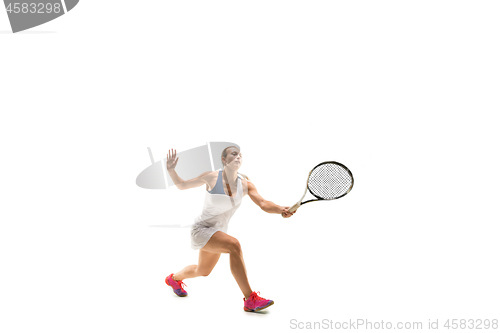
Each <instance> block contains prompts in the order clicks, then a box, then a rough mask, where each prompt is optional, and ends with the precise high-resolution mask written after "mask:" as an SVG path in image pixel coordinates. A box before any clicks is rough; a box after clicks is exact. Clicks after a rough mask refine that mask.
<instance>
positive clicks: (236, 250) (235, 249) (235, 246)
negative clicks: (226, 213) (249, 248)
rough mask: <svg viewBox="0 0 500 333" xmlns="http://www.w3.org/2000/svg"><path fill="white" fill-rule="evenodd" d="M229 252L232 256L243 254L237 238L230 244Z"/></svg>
mask: <svg viewBox="0 0 500 333" xmlns="http://www.w3.org/2000/svg"><path fill="white" fill-rule="evenodd" d="M228 251H229V253H231V254H240V253H241V244H240V242H239V241H238V240H237V239H236V238H233V239H231V241H230V242H229V244H228Z"/></svg>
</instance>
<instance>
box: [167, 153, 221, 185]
mask: <svg viewBox="0 0 500 333" xmlns="http://www.w3.org/2000/svg"><path fill="white" fill-rule="evenodd" d="M178 160H179V158H178V157H177V150H173V149H172V150H171V151H170V150H169V151H168V156H167V171H168V174H169V175H170V178H172V180H173V182H174V184H175V186H177V188H178V189H179V190H187V189H190V188H193V187H198V186H201V185H203V184H207V176H208V175H209V174H210V173H212V171H207V172H204V173H202V174H201V175H199V176H198V177H196V178H193V179H190V180H183V179H182V178H181V177H179V175H178V174H177V172H175V166H176V165H177V161H178Z"/></svg>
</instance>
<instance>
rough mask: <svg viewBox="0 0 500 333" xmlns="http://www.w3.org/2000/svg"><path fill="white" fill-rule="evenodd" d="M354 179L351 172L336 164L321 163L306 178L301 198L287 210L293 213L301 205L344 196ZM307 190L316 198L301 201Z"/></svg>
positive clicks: (350, 188)
mask: <svg viewBox="0 0 500 333" xmlns="http://www.w3.org/2000/svg"><path fill="white" fill-rule="evenodd" d="M353 185H354V177H353V176H352V172H351V171H350V170H349V169H348V168H347V167H346V166H345V165H343V164H341V163H338V162H333V161H332V162H323V163H320V164H318V165H316V166H315V167H314V169H312V170H311V172H309V176H308V177H307V186H306V190H305V191H304V195H303V196H302V198H301V199H300V200H299V201H298V202H297V203H296V204H295V205H293V206H292V207H290V208H289V209H288V211H289V212H290V213H293V212H295V211H296V210H297V208H299V207H300V206H301V205H303V204H306V203H308V202H312V201H320V200H334V199H339V198H342V197H343V196H345V195H346V194H347V193H349V192H350V191H351V190H352V187H353ZM307 190H309V192H310V193H311V194H312V195H313V196H314V197H315V198H316V199H311V200H307V201H302V200H303V199H304V197H305V196H306V194H307Z"/></svg>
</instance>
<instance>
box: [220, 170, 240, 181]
mask: <svg viewBox="0 0 500 333" xmlns="http://www.w3.org/2000/svg"><path fill="white" fill-rule="evenodd" d="M222 176H224V180H225V181H226V182H229V183H230V184H234V183H236V180H237V179H238V170H231V169H229V168H224V170H223V171H222Z"/></svg>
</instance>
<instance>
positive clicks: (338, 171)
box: [308, 163, 353, 200]
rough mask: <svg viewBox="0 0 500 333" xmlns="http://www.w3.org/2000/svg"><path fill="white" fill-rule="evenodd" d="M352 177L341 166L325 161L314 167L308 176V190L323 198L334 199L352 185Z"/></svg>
mask: <svg viewBox="0 0 500 333" xmlns="http://www.w3.org/2000/svg"><path fill="white" fill-rule="evenodd" d="M352 182H353V180H352V177H351V175H350V174H349V172H348V171H347V170H345V169H344V168H343V167H341V166H339V165H337V164H333V163H326V164H322V165H320V166H318V167H317V168H315V169H314V170H313V171H312V172H311V175H310V176H309V182H308V187H309V191H310V192H311V193H312V194H313V195H315V196H317V197H320V198H323V199H327V200H328V199H335V198H338V197H340V196H342V195H344V194H346V193H347V192H348V191H349V190H350V189H351V187H352Z"/></svg>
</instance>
